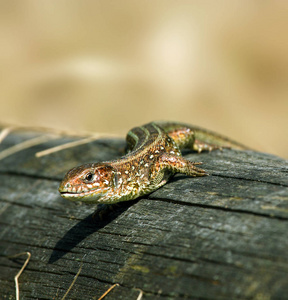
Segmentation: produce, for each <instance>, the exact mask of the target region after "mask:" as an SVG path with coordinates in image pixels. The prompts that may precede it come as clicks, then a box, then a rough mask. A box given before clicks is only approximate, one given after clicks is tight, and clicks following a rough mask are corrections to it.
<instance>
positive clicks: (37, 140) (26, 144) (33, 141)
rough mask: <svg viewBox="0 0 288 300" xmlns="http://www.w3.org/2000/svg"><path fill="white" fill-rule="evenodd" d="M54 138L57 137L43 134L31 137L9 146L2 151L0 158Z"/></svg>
mask: <svg viewBox="0 0 288 300" xmlns="http://www.w3.org/2000/svg"><path fill="white" fill-rule="evenodd" d="M53 138H55V137H53V136H50V135H41V136H37V137H36V138H33V139H30V140H27V141H25V142H22V143H19V144H17V145H14V146H12V147H9V148H7V149H5V150H3V151H1V152H0V160H1V159H3V158H5V157H7V156H10V155H12V154H15V153H17V152H20V151H22V150H25V149H27V148H30V147H33V146H37V145H39V144H42V143H45V142H47V141H49V140H51V139H53Z"/></svg>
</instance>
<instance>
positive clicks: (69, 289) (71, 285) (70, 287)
mask: <svg viewBox="0 0 288 300" xmlns="http://www.w3.org/2000/svg"><path fill="white" fill-rule="evenodd" d="M82 267H83V262H82V263H81V266H80V268H79V271H78V272H77V274H76V275H75V277H74V279H73V281H72V283H71V284H70V286H69V288H68V290H67V291H66V293H65V294H64V296H63V297H62V298H61V300H64V299H65V298H66V296H67V295H68V293H69V292H70V291H71V289H72V287H73V285H74V283H75V282H76V280H77V278H78V276H79V274H80V272H81V270H82Z"/></svg>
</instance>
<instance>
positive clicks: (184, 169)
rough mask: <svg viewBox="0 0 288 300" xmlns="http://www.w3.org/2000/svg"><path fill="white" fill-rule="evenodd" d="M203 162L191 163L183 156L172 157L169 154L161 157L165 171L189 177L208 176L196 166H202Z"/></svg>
mask: <svg viewBox="0 0 288 300" xmlns="http://www.w3.org/2000/svg"><path fill="white" fill-rule="evenodd" d="M201 164H202V163H201V162H191V161H189V160H187V159H185V158H184V157H182V156H178V157H176V156H171V155H169V154H164V155H162V156H161V163H160V165H161V167H162V168H163V169H168V170H170V171H172V172H173V173H182V174H186V175H188V176H193V177H196V176H206V175H208V173H207V172H206V171H205V170H203V169H200V168H198V167H196V165H201Z"/></svg>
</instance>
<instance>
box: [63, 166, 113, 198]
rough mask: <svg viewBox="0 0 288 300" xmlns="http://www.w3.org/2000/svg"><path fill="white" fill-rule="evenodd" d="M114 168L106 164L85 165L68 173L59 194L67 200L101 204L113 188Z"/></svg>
mask: <svg viewBox="0 0 288 300" xmlns="http://www.w3.org/2000/svg"><path fill="white" fill-rule="evenodd" d="M114 175H115V174H114V172H113V167H111V166H110V165H109V164H105V163H93V164H85V165H82V166H79V167H76V168H73V169H71V170H70V171H68V172H67V174H66V175H65V177H64V179H63V180H62V182H61V183H60V186H59V192H60V194H61V196H62V197H63V198H65V199H68V200H71V201H83V202H87V203H89V202H90V203H97V202H101V198H102V197H104V196H105V195H106V194H107V192H108V191H109V190H110V189H112V188H113V183H114Z"/></svg>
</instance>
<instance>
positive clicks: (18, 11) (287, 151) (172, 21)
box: [0, 0, 288, 158]
mask: <svg viewBox="0 0 288 300" xmlns="http://www.w3.org/2000/svg"><path fill="white" fill-rule="evenodd" d="M0 7H1V9H0V66H1V67H0V70H1V71H0V87H1V88H0V104H1V117H0V122H1V123H9V124H17V125H29V126H30V125H32V126H44V127H49V128H57V129H65V130H66V129H68V130H75V131H78V132H79V131H90V132H97V133H115V134H119V135H122V136H123V137H124V136H125V134H126V132H127V131H128V130H129V129H130V128H132V127H134V126H136V125H141V124H144V123H145V122H149V121H152V120H175V121H182V122H186V123H190V124H195V125H198V126H202V127H205V128H209V129H212V130H214V131H217V132H219V133H222V134H225V135H227V136H229V137H232V138H233V139H235V140H238V141H240V142H242V143H244V144H246V145H248V146H250V147H253V148H255V149H257V150H260V151H264V152H270V153H273V154H276V155H279V156H281V157H285V158H288V139H287V136H288V121H287V116H288V1H253V0H248V1H231V0H229V1H228V0H227V1H193V0H191V1H184V0H182V1H175V0H173V1H171V0H165V1H164V0H163V1H160V0H156V1H152V0H151V1H135V0H133V1H132V0H121V1H111V0H110V1H104V0H97V1H96V0H94V1H86V0H82V1H78V0H77V1H73V0H69V1H61V0H57V1H56V0H49V1H40V0H29V1H23V0H19V1H16V0H9V1H1V2H0Z"/></svg>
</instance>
